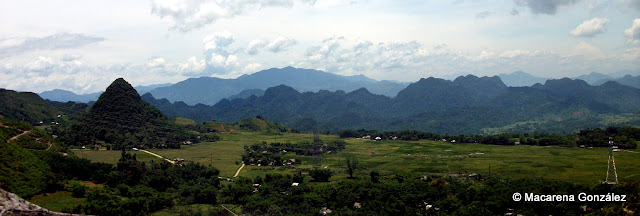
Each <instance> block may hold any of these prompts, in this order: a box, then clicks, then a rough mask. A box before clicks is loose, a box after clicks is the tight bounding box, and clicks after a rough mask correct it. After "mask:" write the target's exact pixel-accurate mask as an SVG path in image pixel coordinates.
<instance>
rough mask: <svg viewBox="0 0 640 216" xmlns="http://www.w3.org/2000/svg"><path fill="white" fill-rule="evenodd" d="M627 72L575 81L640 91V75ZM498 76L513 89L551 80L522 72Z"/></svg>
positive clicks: (585, 77) (582, 76)
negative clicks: (612, 83) (608, 84)
mask: <svg viewBox="0 0 640 216" xmlns="http://www.w3.org/2000/svg"><path fill="white" fill-rule="evenodd" d="M625 72H626V73H628V74H624V75H623V76H617V75H606V74H601V73H596V72H591V73H589V74H584V75H580V76H577V77H574V78H573V79H579V80H584V81H585V82H587V83H588V84H589V85H602V84H604V83H606V82H608V81H615V82H618V83H620V84H622V85H627V86H631V87H634V88H638V89H640V74H638V75H636V76H632V75H630V74H631V73H634V72H633V71H623V72H622V73H625ZM498 76H499V77H500V79H502V81H503V82H504V84H506V85H507V86H512V87H519V86H532V85H534V84H536V83H540V84H542V83H544V82H545V81H547V80H549V79H548V78H542V77H536V76H533V75H531V74H528V73H525V72H522V71H516V72H513V73H510V74H500V75H498Z"/></svg>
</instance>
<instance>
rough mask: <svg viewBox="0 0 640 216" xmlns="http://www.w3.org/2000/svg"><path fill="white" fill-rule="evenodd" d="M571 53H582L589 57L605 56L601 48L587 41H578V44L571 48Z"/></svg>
mask: <svg viewBox="0 0 640 216" xmlns="http://www.w3.org/2000/svg"><path fill="white" fill-rule="evenodd" d="M573 53H574V55H584V56H587V57H589V58H605V57H606V55H605V54H604V52H602V50H600V49H599V48H597V47H595V46H593V45H591V44H589V43H587V42H580V43H578V45H576V47H575V48H574V49H573Z"/></svg>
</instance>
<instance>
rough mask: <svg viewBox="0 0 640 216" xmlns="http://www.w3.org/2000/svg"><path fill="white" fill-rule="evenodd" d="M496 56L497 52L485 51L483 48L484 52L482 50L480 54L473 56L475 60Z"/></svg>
mask: <svg viewBox="0 0 640 216" xmlns="http://www.w3.org/2000/svg"><path fill="white" fill-rule="evenodd" d="M495 56H496V54H495V53H493V52H490V51H484V50H482V52H480V55H479V56H477V57H475V58H473V60H474V61H482V60H487V59H491V58H494V57H495Z"/></svg>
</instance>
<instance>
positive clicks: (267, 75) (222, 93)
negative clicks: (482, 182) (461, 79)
mask: <svg viewBox="0 0 640 216" xmlns="http://www.w3.org/2000/svg"><path fill="white" fill-rule="evenodd" d="M624 72H627V73H633V71H623V72H621V73H624ZM498 77H499V78H500V79H501V80H502V82H504V84H505V85H507V86H511V87H521V86H532V85H534V84H536V83H540V84H543V83H545V81H546V80H548V79H547V78H541V77H536V76H533V75H530V74H528V73H525V72H522V71H516V72H513V73H510V74H500V75H498ZM574 79H581V80H585V81H586V82H587V83H588V84H590V85H602V84H604V83H605V82H607V81H616V82H618V83H620V84H623V85H628V86H632V87H635V88H640V76H631V75H626V76H624V77H619V78H616V76H610V75H605V74H600V73H595V72H592V73H590V74H586V75H582V76H579V77H575V78H574ZM408 84H409V83H399V82H393V81H386V80H383V81H376V80H373V79H370V78H368V77H366V76H364V75H356V76H341V75H337V74H333V73H327V72H323V71H318V70H309V69H300V68H293V67H285V68H281V69H278V68H272V69H268V70H263V71H259V72H256V73H254V74H249V75H243V76H241V77H238V78H236V79H220V78H214V77H200V78H189V79H187V80H184V81H181V82H178V83H176V84H170V83H166V84H156V85H150V86H136V87H134V88H135V89H136V90H137V91H138V92H139V93H140V94H144V93H146V92H151V93H152V94H153V95H154V97H156V98H166V99H167V100H169V101H170V102H177V101H182V102H184V103H186V104H188V105H195V104H198V103H201V104H205V105H214V104H216V103H218V102H220V100H222V99H224V98H226V99H229V100H233V99H235V98H244V99H246V98H249V97H250V96H251V95H256V96H262V95H263V94H264V91H265V90H266V89H267V88H269V87H274V86H277V85H287V86H291V87H293V88H294V89H296V90H298V91H300V92H306V91H313V92H317V91H319V90H329V91H337V90H343V91H346V92H349V91H353V90H356V89H358V88H366V89H367V90H368V91H370V92H371V93H374V94H379V95H385V96H388V97H395V96H396V95H397V93H398V92H400V90H402V89H404V88H405V87H406V86H407V85H408ZM100 94H102V92H96V93H90V94H81V95H78V94H75V93H73V92H70V91H66V90H60V89H54V90H51V91H45V92H42V93H40V94H39V95H40V96H41V97H42V98H44V99H48V100H52V101H61V102H67V101H75V102H83V103H87V102H90V101H96V100H97V99H98V97H99V96H100Z"/></svg>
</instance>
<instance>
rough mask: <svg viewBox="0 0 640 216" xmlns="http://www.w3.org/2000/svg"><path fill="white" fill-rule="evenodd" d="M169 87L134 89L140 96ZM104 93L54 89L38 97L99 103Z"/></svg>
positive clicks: (166, 84) (157, 86)
mask: <svg viewBox="0 0 640 216" xmlns="http://www.w3.org/2000/svg"><path fill="white" fill-rule="evenodd" d="M169 85H171V83H165V84H154V85H148V86H136V87H134V88H135V89H136V90H137V91H138V92H139V93H140V94H144V93H147V92H149V91H151V90H153V89H155V88H159V87H164V86H169ZM102 93H103V92H102V91H100V92H94V93H89V94H76V93H73V92H71V91H67V90H62V89H54V90H50V91H44V92H42V93H40V94H38V95H40V97H42V98H43V99H47V100H52V101H59V102H67V101H74V102H82V103H87V102H89V101H97V100H98V97H100V95H101V94H102Z"/></svg>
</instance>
